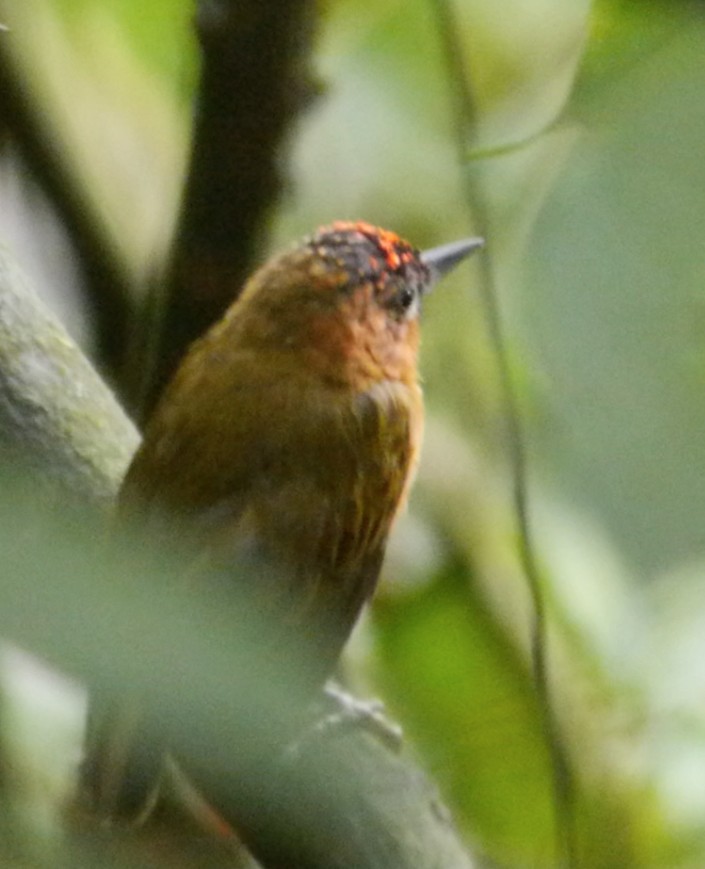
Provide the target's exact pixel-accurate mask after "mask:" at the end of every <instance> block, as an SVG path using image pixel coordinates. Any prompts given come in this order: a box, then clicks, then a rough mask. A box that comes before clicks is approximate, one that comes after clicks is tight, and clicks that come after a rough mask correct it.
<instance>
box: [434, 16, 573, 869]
mask: <svg viewBox="0 0 705 869" xmlns="http://www.w3.org/2000/svg"><path fill="white" fill-rule="evenodd" d="M433 2H434V5H435V10H436V18H437V23H438V29H439V34H440V39H441V44H442V47H443V53H444V56H445V60H446V63H447V74H448V82H449V86H450V88H451V90H452V96H453V100H454V103H455V112H454V115H453V117H454V121H455V138H456V145H457V150H458V160H459V163H460V167H461V170H462V172H463V183H464V189H465V197H466V204H467V206H468V209H470V210H472V213H473V214H474V215H475V216H476V217H477V219H478V222H479V223H480V225H481V226H486V225H487V207H486V204H485V201H484V197H483V195H482V191H481V189H480V186H479V185H478V184H477V183H476V182H475V180H474V179H473V177H472V175H471V173H470V172H469V171H468V169H467V165H466V164H467V154H468V151H469V149H468V143H469V142H470V141H471V139H472V136H473V134H474V131H475V129H476V126H477V108H476V105H475V101H474V98H473V94H472V92H471V89H470V86H469V81H470V79H469V75H468V71H467V67H466V64H465V59H464V57H463V53H462V49H461V47H460V45H459V43H458V39H457V32H458V22H457V20H456V18H455V13H454V10H453V8H452V5H451V3H450V2H448V0H433ZM478 262H479V266H480V278H481V280H480V286H481V293H482V301H483V305H484V308H485V317H486V321H487V329H488V332H489V337H490V341H491V344H492V347H493V350H494V355H495V358H496V361H497V369H498V376H499V381H500V389H501V398H502V405H503V417H504V424H505V426H506V432H507V441H508V452H509V456H508V458H509V462H510V465H511V471H512V481H513V487H512V495H513V503H514V512H515V516H516V522H517V531H518V538H519V559H520V563H521V567H522V571H523V573H524V577H525V579H526V583H527V586H528V589H529V594H530V596H531V603H532V610H533V623H532V625H531V664H532V668H533V673H534V680H535V685H536V694H537V697H538V702H539V708H540V711H541V716H542V726H543V731H544V735H545V738H546V743H547V745H548V750H549V753H550V758H551V769H552V781H553V796H554V809H555V828H556V852H557V856H558V864H559V865H560V866H563V867H566V869H570V867H574V866H576V865H577V854H576V845H575V830H574V787H573V781H572V775H571V769H570V765H569V762H568V758H567V756H566V751H565V747H564V745H563V743H562V740H561V736H560V732H559V727H558V722H557V721H556V716H555V713H554V710H553V704H552V702H551V687H550V678H549V672H548V660H547V643H548V625H547V616H546V604H545V600H544V597H543V593H542V589H541V578H540V571H539V568H538V564H537V559H536V554H535V547H534V543H533V535H532V531H531V523H530V513H529V502H528V492H527V471H526V464H527V463H526V446H525V438H524V432H523V428H522V422H521V416H520V413H519V407H518V402H517V397H516V392H515V388H514V383H513V380H512V375H511V371H510V367H509V359H508V354H507V347H506V339H505V336H504V329H503V325H502V317H501V313H500V308H499V302H498V296H497V288H496V284H495V278H494V270H493V268H492V254H491V247H489V248H488V249H486V250H485V251H483V253H482V255H481V256H480V257H479V259H478Z"/></svg>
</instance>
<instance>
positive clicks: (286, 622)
mask: <svg viewBox="0 0 705 869" xmlns="http://www.w3.org/2000/svg"><path fill="white" fill-rule="evenodd" d="M477 244H478V243H477V242H476V241H471V242H468V243H466V244H465V245H464V246H463V245H460V246H455V247H453V248H452V249H451V246H449V247H448V248H444V249H439V251H440V253H441V255H438V256H436V257H435V259H434V253H433V252H431V253H430V254H428V255H421V254H419V253H418V251H416V250H415V249H414V248H412V247H411V246H410V245H409V244H408V243H407V242H405V241H403V240H402V239H400V238H399V237H398V236H396V235H395V234H393V233H391V232H388V231H385V230H381V229H378V228H375V227H372V226H370V225H369V224H365V223H354V224H353V223H337V224H333V226H331V227H329V228H326V229H322V230H320V231H319V232H318V233H317V234H316V235H314V236H313V237H312V238H310V239H308V240H306V241H304V242H303V243H301V244H300V245H298V246H297V247H295V248H293V249H292V250H290V251H289V252H287V253H284V254H283V255H281V256H279V257H278V258H276V259H274V260H272V261H271V262H270V263H268V264H267V265H265V266H264V267H263V268H262V269H260V270H259V271H258V272H257V273H256V274H255V275H254V276H253V277H252V279H251V280H250V281H249V282H248V284H247V285H246V287H245V288H244V290H243V292H242V294H241V295H240V297H239V298H238V300H237V301H236V302H235V303H234V304H233V305H232V307H231V308H230V310H229V311H228V312H227V313H226V315H225V317H224V318H223V320H222V321H221V322H220V323H218V324H217V325H216V326H214V327H213V328H212V329H211V330H210V331H209V332H208V333H207V334H206V335H205V336H204V337H203V338H201V339H200V340H199V341H198V342H196V343H195V344H194V345H193V347H192V348H191V350H190V351H189V353H188V354H187V356H186V358H185V359H184V361H183V363H182V364H181V367H180V368H179V370H178V372H177V373H176V376H175V377H174V379H173V381H172V382H171V384H170V385H169V386H168V387H167V389H166V390H165V392H164V395H163V396H162V398H161V400H160V402H159V404H158V406H157V408H156V410H155V412H154V414H153V416H152V418H151V420H150V422H149V424H148V426H147V428H146V431H145V435H144V441H143V443H142V446H141V447H140V449H139V450H138V452H137V454H136V456H135V458H134V460H133V462H132V465H131V467H130V469H129V471H128V473H127V476H126V478H125V481H124V484H123V487H122V491H121V494H120V499H119V505H118V516H119V518H120V520H121V521H124V522H130V521H132V518H133V517H135V516H138V517H139V519H140V522H141V523H145V522H146V523H149V522H150V520H151V517H152V516H154V517H155V518H158V519H161V517H162V516H163V515H164V514H165V513H168V514H170V515H171V516H172V517H173V518H174V520H175V521H180V522H184V523H186V524H187V525H188V527H189V528H190V529H191V532H192V533H193V534H194V535H195V538H196V540H197V546H198V549H199V550H200V554H201V557H200V559H199V562H198V563H199V565H200V568H201V569H202V568H203V566H204V564H205V563H206V562H207V563H208V565H209V567H210V568H211V569H212V568H215V569H217V570H218V571H220V572H221V573H225V574H227V573H228V569H229V568H230V570H231V571H232V573H233V574H237V573H238V569H239V570H240V572H241V571H242V565H243V564H244V563H250V564H256V565H257V570H256V571H253V573H252V576H254V577H255V579H252V578H250V581H251V582H254V583H256V584H257V585H258V588H257V589H256V590H255V591H256V592H257V593H259V594H260V597H261V599H262V601H263V606H264V608H265V609H267V610H269V615H270V616H271V617H272V619H273V620H275V622H278V623H280V624H281V625H282V626H283V628H287V627H288V628H289V629H290V631H291V632H290V633H287V630H286V629H283V630H282V633H281V634H280V635H279V636H278V638H277V639H276V640H275V639H273V638H264V639H263V642H271V643H273V644H275V645H276V643H277V642H279V643H281V644H285V643H286V642H287V640H288V639H290V638H291V637H292V636H295V637H296V638H297V640H298V639H300V641H301V642H302V643H303V644H304V645H305V646H306V647H307V651H308V652H309V653H310V657H312V659H313V660H314V661H315V662H316V664H315V667H314V672H313V673H312V682H313V683H318V684H320V683H322V682H323V681H324V679H325V678H326V676H327V675H329V674H330V671H331V670H332V668H333V667H334V665H335V662H336V660H337V658H338V656H339V654H340V651H341V649H342V646H343V645H344V643H345V641H346V640H347V638H348V636H349V634H350V631H351V630H352V627H353V625H354V624H355V621H356V619H357V617H358V615H359V612H360V609H361V608H362V606H363V604H364V603H365V601H366V600H367V599H368V598H369V596H370V595H371V593H372V591H373V589H374V586H375V583H376V580H377V577H378V575H379V571H380V567H381V563H382V559H383V556H384V548H385V544H386V541H387V537H388V534H389V531H390V529H391V526H392V524H393V521H394V518H395V516H396V515H397V513H398V512H399V510H400V508H401V506H402V505H403V503H404V501H405V498H406V494H407V492H408V488H409V484H410V482H411V479H412V476H413V472H414V468H415V466H416V462H417V458H418V453H419V448H420V443H421V434H422V428H423V407H422V396H421V389H420V387H419V383H418V376H417V352H418V342H419V327H418V310H419V303H420V300H421V297H422V295H423V294H424V292H425V291H426V290H427V289H428V288H429V287H430V286H431V284H432V283H433V281H434V280H435V279H436V278H437V277H438V276H439V274H441V273H442V272H443V271H444V270H446V269H447V267H448V266H449V265H452V264H454V262H455V261H457V260H459V259H460V258H461V257H462V256H464V255H466V254H467V253H469V252H470V251H471V250H472V249H474V247H476V246H477ZM232 581H233V582H238V581H242V577H241V576H237V575H233V577H232ZM234 624H236V617H234ZM282 653H284V654H285V650H282ZM119 715H120V711H119V704H118V705H117V706H116V705H114V704H109V705H107V706H106V707H105V711H103V712H102V713H99V714H98V715H97V716H94V723H93V726H92V730H91V732H90V733H89V739H88V748H87V760H86V763H85V766H84V770H85V772H84V779H85V781H86V785H87V789H88V790H89V791H90V792H91V793H92V795H93V797H94V799H95V801H96V803H97V804H98V805H99V807H100V808H101V809H102V810H103V811H104V812H106V813H108V814H112V813H114V812H119V811H120V809H121V806H120V803H121V802H125V803H127V802H132V803H134V802H136V799H135V798H134V795H130V790H131V789H132V790H134V788H133V787H132V783H134V782H136V781H138V780H140V779H141V778H145V777H146V774H145V773H144V770H142V771H140V770H138V769H136V767H137V766H138V765H139V764H142V765H143V766H144V765H145V764H146V758H147V757H149V758H151V759H152V762H153V761H154V756H155V753H154V752H153V751H150V752H147V751H140V750H139V738H140V734H139V732H137V733H136V734H135V737H134V741H135V745H136V746H137V747H138V748H137V749H136V750H134V752H133V749H132V747H131V748H130V752H129V753H128V754H126V753H125V751H124V740H123V735H122V734H121V736H120V739H119V740H118V739H116V738H114V736H113V734H114V732H115V731H116V730H119V729H120V728H118V727H117V726H116V723H115V719H116V718H118V717H119ZM118 742H119V743H120V752H118V750H117V748H116V746H117V743H118ZM118 755H119V756H118ZM116 768H117V771H116Z"/></svg>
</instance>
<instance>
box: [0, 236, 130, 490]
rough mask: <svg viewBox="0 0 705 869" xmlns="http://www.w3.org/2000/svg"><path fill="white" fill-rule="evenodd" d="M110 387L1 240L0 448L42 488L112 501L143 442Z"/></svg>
mask: <svg viewBox="0 0 705 869" xmlns="http://www.w3.org/2000/svg"><path fill="white" fill-rule="evenodd" d="M138 439H139V438H138V435H137V432H136V430H135V428H134V427H133V426H132V423H131V422H130V421H129V420H128V419H127V417H126V416H125V414H124V413H123V411H122V409H121V408H120V406H119V405H118V403H117V401H116V400H115V398H114V397H113V395H112V393H111V392H110V390H109V389H108V388H107V387H106V386H105V384H104V383H103V381H102V380H101V379H100V378H99V377H98V375H97V374H96V372H95V371H94V369H93V368H92V367H91V365H90V363H89V362H88V361H87V360H86V358H85V357H84V356H83V354H82V353H81V351H80V350H79V349H78V347H76V345H75V344H74V343H73V341H72V340H71V338H69V336H68V335H67V334H66V332H65V331H64V329H63V327H62V326H61V325H60V323H59V322H58V321H57V320H56V319H55V318H54V317H53V315H52V314H51V313H50V312H49V311H48V309H47V308H46V307H45V306H44V305H43V303H42V302H41V301H40V300H39V298H38V297H37V296H36V295H34V293H32V292H31V291H30V290H29V288H28V286H27V284H26V282H25V279H24V277H23V275H22V274H21V273H20V271H19V269H18V268H17V266H16V265H14V264H13V263H12V261H11V259H10V258H9V257H8V254H7V252H6V251H5V250H4V249H3V248H2V247H0V451H1V452H2V453H4V454H5V455H4V458H5V459H12V458H14V457H20V458H21V460H22V462H23V463H24V464H25V465H26V467H27V468H28V469H29V470H30V473H31V475H32V477H33V478H34V479H35V480H37V481H40V482H41V484H42V486H43V487H45V486H46V484H47V483H51V484H58V485H59V486H60V487H61V488H62V489H63V490H65V491H68V492H69V493H71V494H72V495H74V496H75V497H76V499H77V500H90V501H101V502H104V503H106V502H109V501H110V500H111V499H112V498H113V497H114V496H115V492H116V491H117V489H118V486H119V484H120V480H121V479H122V476H123V474H124V472H125V468H126V467H127V464H128V462H129V460H130V457H131V456H132V453H133V452H134V449H135V448H136V446H137V443H138Z"/></svg>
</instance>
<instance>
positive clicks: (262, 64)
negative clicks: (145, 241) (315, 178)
mask: <svg viewBox="0 0 705 869" xmlns="http://www.w3.org/2000/svg"><path fill="white" fill-rule="evenodd" d="M315 5H316V4H315V3H314V2H312V0H280V2H277V3H262V2H261V0H201V2H200V3H199V4H198V13H197V19H196V27H197V32H198V36H199V39H200V44H201V49H202V53H203V68H202V74H201V83H200V92H199V94H198V97H197V107H198V114H197V118H196V128H195V133H194V142H193V148H192V155H191V165H190V170H189V176H188V180H187V184H186V190H185V193H184V199H183V204H182V210H181V217H180V223H179V227H178V230H177V235H176V241H175V244H174V249H173V253H172V261H171V267H170V273H169V278H168V280H167V285H166V295H165V297H164V298H163V299H162V300H161V302H160V303H159V302H158V303H157V307H158V308H159V310H158V311H157V312H156V317H157V318H158V321H159V322H158V323H157V324H156V326H155V324H153V323H151V324H148V327H149V328H150V329H155V328H156V329H158V330H159V331H160V334H159V337H158V339H157V346H156V347H155V348H154V351H153V352H152V353H151V357H152V358H149V359H148V360H147V364H148V367H150V366H151V369H152V370H151V372H150V378H151V380H150V382H149V383H147V384H145V385H144V387H145V388H144V389H143V394H144V396H146V406H147V407H149V406H151V404H152V402H153V400H154V397H155V396H156V394H157V393H158V392H159V391H160V389H161V388H162V387H163V386H164V384H165V382H166V381H167V379H168V378H169V376H170V374H171V373H172V372H173V369H174V367H175V365H176V363H177V361H178V360H179V358H180V357H181V356H182V355H183V353H184V350H185V349H186V347H187V346H188V345H189V344H190V343H191V341H193V340H194V339H195V338H197V337H198V336H199V335H201V334H202V333H203V332H204V331H205V330H206V329H207V328H208V327H209V326H210V325H212V323H214V322H215V321H216V320H217V319H219V318H220V316H221V315H222V313H223V312H224V310H225V309H226V308H227V307H228V305H230V303H231V302H232V301H233V300H234V299H235V297H236V295H237V293H238V291H239V289H240V287H241V286H242V284H243V282H244V281H245V279H246V277H247V275H248V274H249V273H250V271H251V269H252V264H253V261H254V260H255V255H256V252H257V248H258V245H259V243H260V240H261V234H262V229H263V226H264V224H265V220H266V218H267V216H268V214H269V212H270V210H271V209H272V206H273V205H274V204H275V202H276V200H277V198H278V196H279V194H280V191H281V188H282V178H281V172H280V164H281V159H280V158H281V148H282V144H283V142H284V141H285V138H286V134H287V132H288V131H289V129H290V127H291V125H292V123H293V121H294V120H295V118H296V117H297V114H298V112H299V111H300V110H301V108H302V107H303V106H305V105H306V104H308V103H309V102H310V100H311V98H312V96H313V94H314V93H315V90H316V88H315V85H314V83H313V79H312V75H311V73H310V71H309V68H308V64H307V58H308V52H309V50H310V45H311V40H312V32H313V25H314V23H315ZM145 353H146V354H147V355H148V356H149V355H150V351H149V350H145ZM142 403H144V402H142Z"/></svg>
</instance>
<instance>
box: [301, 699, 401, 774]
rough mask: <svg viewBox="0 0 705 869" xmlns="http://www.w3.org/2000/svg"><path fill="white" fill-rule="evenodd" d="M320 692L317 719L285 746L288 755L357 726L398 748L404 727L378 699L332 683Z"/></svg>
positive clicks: (350, 730) (342, 734) (395, 750)
mask: <svg viewBox="0 0 705 869" xmlns="http://www.w3.org/2000/svg"><path fill="white" fill-rule="evenodd" d="M323 693H324V699H323V702H322V703H320V704H317V707H316V713H317V718H316V720H315V721H314V722H313V724H311V725H309V726H307V727H306V728H305V730H304V731H303V733H302V734H301V735H300V736H298V737H297V738H296V739H295V740H294V741H293V742H292V743H291V744H290V745H289V746H288V748H287V750H286V753H287V755H288V756H289V757H291V758H294V757H299V756H300V755H301V754H303V753H304V751H306V749H307V748H309V747H310V746H313V745H314V744H315V743H316V742H317V741H318V740H320V739H329V738H332V737H335V738H337V737H339V736H344V735H345V734H346V733H349V732H354V731H357V730H358V729H359V728H363V729H364V730H366V731H368V732H369V733H371V734H372V735H373V736H374V737H376V738H377V739H378V740H379V741H380V742H381V743H382V744H383V745H385V746H386V747H387V748H389V749H390V750H391V751H394V752H398V751H399V750H400V749H401V746H402V742H403V736H404V734H403V731H402V729H401V727H400V726H399V725H398V724H397V723H396V722H394V721H391V720H390V719H389V718H388V717H387V716H386V715H385V712H384V704H383V703H382V702H381V701H380V700H360V699H359V698H357V697H353V696H352V694H349V693H348V692H347V691H343V690H342V689H341V688H339V687H338V686H337V685H333V684H331V683H328V684H327V685H326V686H325V688H324V692H323ZM320 707H324V708H323V709H320ZM319 713H320V714H319Z"/></svg>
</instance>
